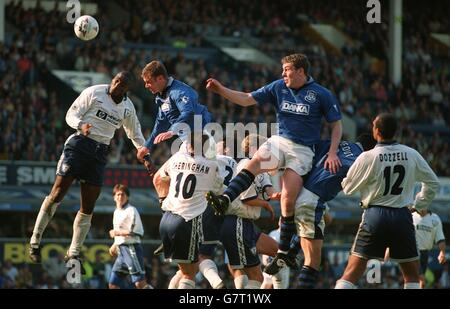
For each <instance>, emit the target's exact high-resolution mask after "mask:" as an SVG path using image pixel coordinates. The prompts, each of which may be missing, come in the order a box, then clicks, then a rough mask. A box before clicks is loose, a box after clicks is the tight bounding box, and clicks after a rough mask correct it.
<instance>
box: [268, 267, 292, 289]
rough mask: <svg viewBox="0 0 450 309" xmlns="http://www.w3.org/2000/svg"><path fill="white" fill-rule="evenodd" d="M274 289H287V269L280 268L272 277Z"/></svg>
mask: <svg viewBox="0 0 450 309" xmlns="http://www.w3.org/2000/svg"><path fill="white" fill-rule="evenodd" d="M272 284H273V288H274V289H287V288H288V286H289V267H287V266H284V267H281V269H280V271H279V272H278V273H276V274H275V275H273V276H272Z"/></svg>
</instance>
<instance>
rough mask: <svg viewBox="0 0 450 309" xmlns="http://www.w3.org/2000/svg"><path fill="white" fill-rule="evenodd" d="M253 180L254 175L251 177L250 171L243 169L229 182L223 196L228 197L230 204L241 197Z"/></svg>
mask: <svg viewBox="0 0 450 309" xmlns="http://www.w3.org/2000/svg"><path fill="white" fill-rule="evenodd" d="M254 180H255V175H253V174H252V173H251V172H250V171H248V170H246V169H243V170H242V171H240V172H239V174H237V175H236V177H234V178H233V179H232V180H231V182H230V184H229V185H228V188H226V190H225V192H224V193H223V195H226V196H228V197H229V199H230V203H231V202H232V201H234V200H235V199H236V198H237V197H238V196H239V195H241V193H242V192H244V191H245V190H247V189H248V188H249V187H250V185H251V184H252V182H253V181H254Z"/></svg>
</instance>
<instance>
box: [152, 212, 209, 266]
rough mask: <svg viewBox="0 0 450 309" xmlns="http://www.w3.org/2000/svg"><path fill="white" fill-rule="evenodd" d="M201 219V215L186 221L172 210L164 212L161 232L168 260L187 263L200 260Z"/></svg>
mask: <svg viewBox="0 0 450 309" xmlns="http://www.w3.org/2000/svg"><path fill="white" fill-rule="evenodd" d="M201 220H202V216H201V215H199V216H197V217H195V218H193V219H192V220H189V221H187V222H186V220H184V218H183V217H182V216H180V215H177V214H174V213H172V212H170V211H166V212H165V213H164V215H163V216H162V218H161V222H160V223H159V234H160V236H161V239H162V241H163V246H164V257H165V258H166V259H167V260H169V261H171V262H174V263H185V264H186V263H193V262H197V261H198V246H199V243H200V237H201V235H200V234H201V232H200V229H201Z"/></svg>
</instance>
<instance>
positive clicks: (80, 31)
mask: <svg viewBox="0 0 450 309" xmlns="http://www.w3.org/2000/svg"><path fill="white" fill-rule="evenodd" d="M98 30H99V27H98V22H97V20H96V19H95V18H94V17H92V16H90V15H83V16H80V17H78V19H77V20H76V21H75V24H74V25H73V31H75V35H76V36H77V37H78V38H79V39H81V40H83V41H89V40H92V39H93V38H95V37H96V36H97V34H98Z"/></svg>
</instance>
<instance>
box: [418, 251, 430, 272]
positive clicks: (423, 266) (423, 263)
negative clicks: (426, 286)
mask: <svg viewBox="0 0 450 309" xmlns="http://www.w3.org/2000/svg"><path fill="white" fill-rule="evenodd" d="M429 253H430V252H429V251H428V250H420V252H419V254H420V274H421V275H423V274H425V272H426V271H427V267H428V256H429Z"/></svg>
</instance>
